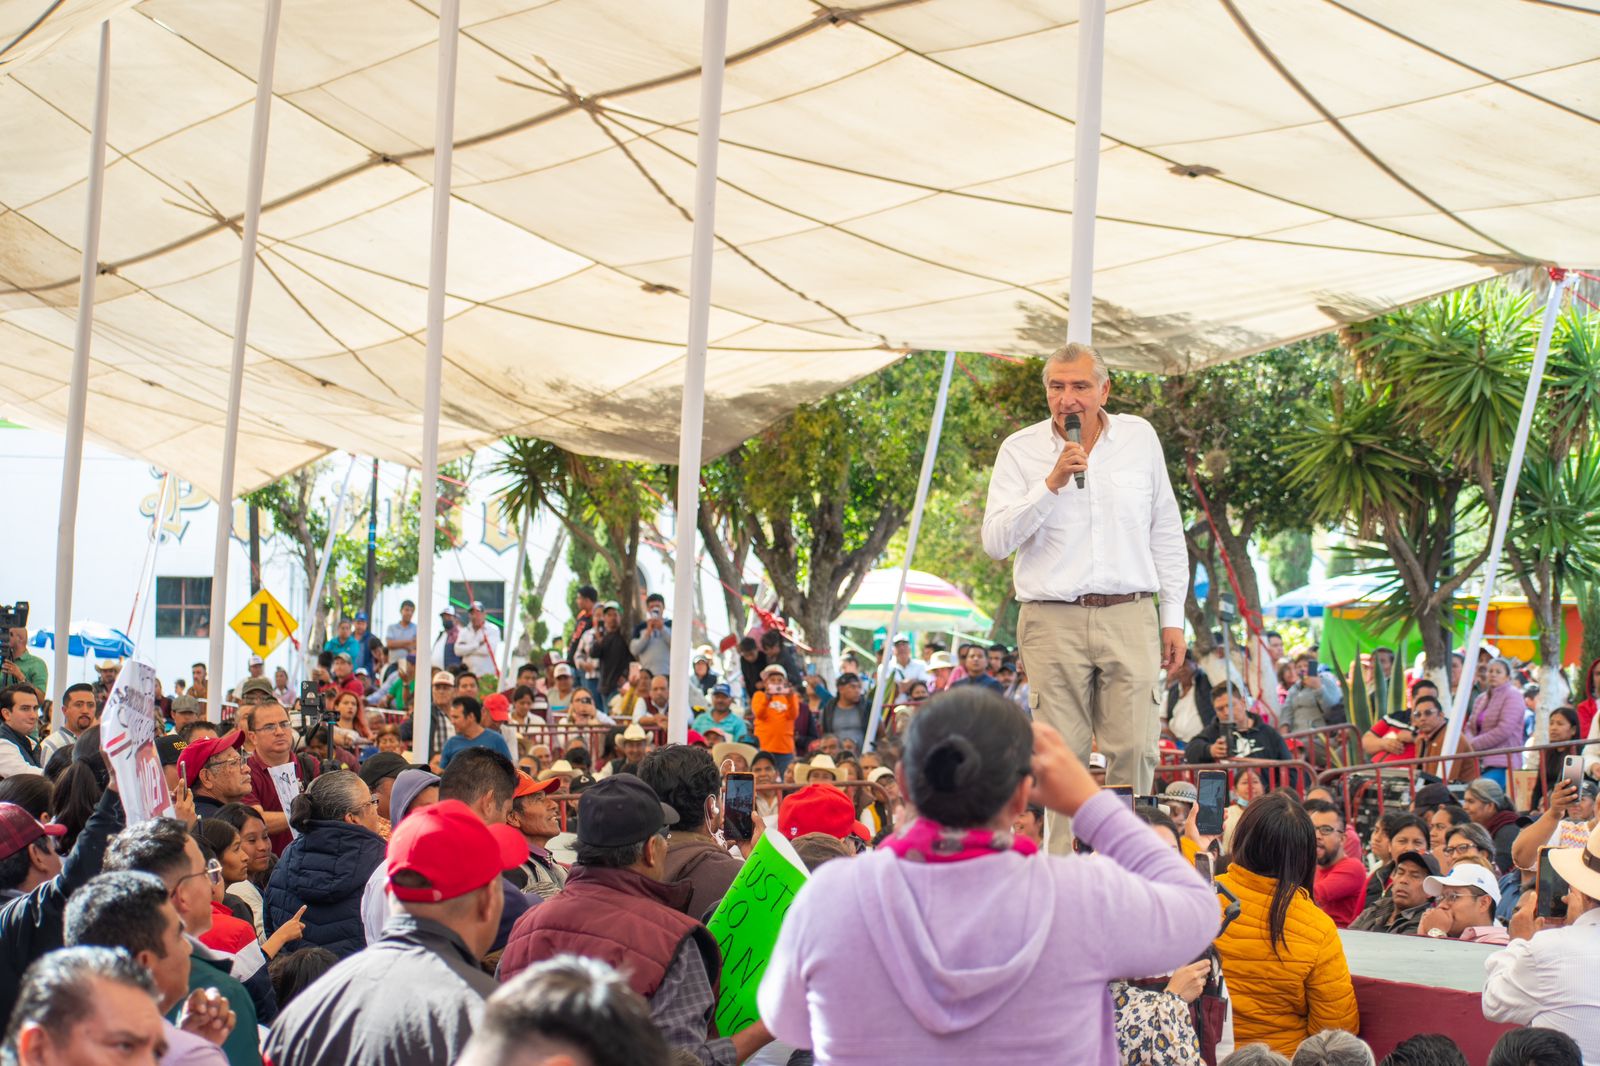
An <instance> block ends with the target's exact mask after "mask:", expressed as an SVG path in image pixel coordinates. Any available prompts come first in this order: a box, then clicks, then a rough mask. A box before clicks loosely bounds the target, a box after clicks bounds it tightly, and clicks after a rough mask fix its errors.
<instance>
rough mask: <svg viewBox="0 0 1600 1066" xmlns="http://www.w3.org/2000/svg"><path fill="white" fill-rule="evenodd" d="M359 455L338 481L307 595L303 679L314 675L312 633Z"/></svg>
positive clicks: (302, 634)
mask: <svg viewBox="0 0 1600 1066" xmlns="http://www.w3.org/2000/svg"><path fill="white" fill-rule="evenodd" d="M356 461H357V460H356V457H355V456H353V455H352V456H351V457H350V465H349V467H347V468H346V469H345V472H344V481H342V482H341V483H340V484H339V497H338V499H336V500H334V501H333V517H332V518H330V519H329V520H328V536H327V537H326V539H324V540H323V542H322V561H321V562H319V563H318V564H317V579H316V580H315V581H313V582H312V583H311V595H309V596H307V597H306V613H305V620H304V621H303V622H301V623H300V662H301V666H300V678H299V679H300V680H302V681H303V680H305V679H306V678H309V677H310V676H311V662H312V661H313V660H314V659H316V657H317V649H315V648H313V647H311V634H312V632H313V631H314V630H315V629H316V625H317V604H319V603H321V602H322V586H323V585H324V584H325V583H326V582H327V580H328V561H329V560H330V559H332V558H333V539H334V538H335V537H337V536H338V535H339V523H340V522H341V521H343V519H344V499H345V497H346V496H348V495H349V494H350V475H351V474H354V473H355V472H356Z"/></svg>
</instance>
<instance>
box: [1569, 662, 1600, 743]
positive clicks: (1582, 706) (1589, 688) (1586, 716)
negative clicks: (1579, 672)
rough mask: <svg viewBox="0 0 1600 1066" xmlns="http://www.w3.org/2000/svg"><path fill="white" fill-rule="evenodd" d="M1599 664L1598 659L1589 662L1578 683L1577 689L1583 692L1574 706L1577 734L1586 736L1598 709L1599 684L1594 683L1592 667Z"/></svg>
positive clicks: (1599, 699)
mask: <svg viewBox="0 0 1600 1066" xmlns="http://www.w3.org/2000/svg"><path fill="white" fill-rule="evenodd" d="M1596 666H1600V659H1596V660H1595V661H1594V662H1592V663H1590V664H1589V665H1588V667H1587V668H1586V669H1585V670H1584V671H1583V678H1582V680H1581V681H1580V682H1579V684H1578V691H1579V692H1582V693H1583V699H1582V700H1580V701H1579V702H1578V706H1577V707H1576V708H1575V709H1576V710H1577V712H1578V736H1580V737H1587V736H1588V735H1589V727H1590V726H1591V725H1592V724H1593V723H1594V716H1595V711H1596V710H1597V709H1600V686H1597V685H1596V684H1595V683H1594V668H1595V667H1596Z"/></svg>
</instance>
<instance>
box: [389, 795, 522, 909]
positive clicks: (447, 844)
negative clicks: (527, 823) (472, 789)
mask: <svg viewBox="0 0 1600 1066" xmlns="http://www.w3.org/2000/svg"><path fill="white" fill-rule="evenodd" d="M527 861H528V842H527V841H526V840H524V839H523V837H522V834H521V833H519V832H517V831H516V830H515V829H513V828H511V827H510V826H509V825H505V824H501V825H484V824H483V821H482V819H480V818H479V817H478V816H477V815H476V814H473V813H472V808H471V807H468V806H467V805H466V804H465V803H462V802H461V801H460V800H444V801H442V802H440V803H435V804H434V805H433V806H431V807H424V808H422V809H421V810H413V811H412V812H411V813H409V814H407V815H406V817H405V818H404V819H403V820H402V821H401V822H400V824H399V825H397V826H395V827H394V831H393V832H392V833H391V834H390V835H389V862H388V867H387V869H388V879H389V891H390V892H393V893H394V897H395V899H398V900H402V901H404V902H407V903H440V902H442V901H444V900H447V899H455V898H456V897H457V896H464V895H466V894H467V893H468V892H474V891H477V890H478V889H480V888H482V887H483V886H484V885H487V884H488V883H489V882H491V881H493V880H494V879H495V878H497V877H499V876H500V874H501V873H502V872H504V871H506V870H512V869H515V868H516V867H518V866H521V865H522V864H523V863H525V862H527ZM402 871H410V872H411V873H415V874H420V875H422V876H423V877H425V878H427V879H428V882H429V886H428V887H427V888H406V887H404V886H401V885H397V884H395V883H394V877H395V874H398V873H400V872H402Z"/></svg>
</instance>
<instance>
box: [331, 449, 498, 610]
mask: <svg viewBox="0 0 1600 1066" xmlns="http://www.w3.org/2000/svg"><path fill="white" fill-rule="evenodd" d="M471 477H472V458H471V457H470V456H467V457H464V458H461V459H455V460H452V461H451V462H448V463H443V464H441V465H440V467H439V491H438V497H437V500H438V503H437V507H438V510H437V512H436V513H437V514H438V518H437V519H436V520H435V523H434V539H433V553H434V555H435V557H437V556H440V555H443V554H444V553H445V552H447V551H449V550H451V549H453V548H458V547H460V546H461V543H462V521H461V520H462V512H463V510H464V509H465V508H466V506H467V502H468V491H467V486H468V484H469V483H470V480H471ZM401 492H402V493H406V495H405V496H404V497H403V498H402V497H401V495H400V494H399V493H397V494H396V496H395V498H394V500H393V506H391V507H390V509H389V515H390V520H389V525H388V526H387V527H384V526H382V525H381V522H380V527H379V529H378V539H377V545H376V548H377V550H376V551H375V552H374V559H375V567H374V580H373V584H374V585H375V586H376V588H374V589H373V592H374V593H376V592H377V591H378V590H381V589H385V588H388V587H389V586H390V585H403V584H405V583H406V582H408V581H410V580H412V579H413V578H415V577H416V576H417V559H418V555H419V547H420V544H421V540H422V489H421V488H420V487H413V486H412V485H411V479H410V478H409V477H408V478H407V479H406V482H405V484H404V485H403V486H402V488H401ZM358 503H359V506H357V505H358ZM352 508H354V510H352ZM370 509H371V499H370V497H368V496H366V495H361V496H356V495H354V494H352V496H351V498H350V499H349V500H346V501H345V514H346V516H347V517H348V518H349V522H348V524H347V526H346V528H345V529H342V530H340V531H339V532H338V533H336V534H335V535H334V538H333V562H332V563H331V564H329V567H328V598H329V608H330V609H331V610H333V611H334V612H335V613H336V614H339V615H342V614H345V613H347V612H349V611H353V610H355V609H356V605H358V604H363V603H365V602H366V601H367V518H368V512H369V510H370Z"/></svg>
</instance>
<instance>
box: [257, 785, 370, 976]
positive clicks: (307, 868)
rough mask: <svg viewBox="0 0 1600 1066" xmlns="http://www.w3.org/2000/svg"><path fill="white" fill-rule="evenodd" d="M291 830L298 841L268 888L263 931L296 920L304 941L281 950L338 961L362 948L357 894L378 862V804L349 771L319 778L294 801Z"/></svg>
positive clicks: (268, 930) (270, 931)
mask: <svg viewBox="0 0 1600 1066" xmlns="http://www.w3.org/2000/svg"><path fill="white" fill-rule="evenodd" d="M289 825H290V827H291V828H293V829H294V830H295V832H297V833H299V834H300V835H299V836H297V837H295V839H294V842H293V843H291V844H290V845H289V847H288V848H287V849H285V851H284V853H283V857H282V858H281V859H279V860H278V865H277V867H276V868H274V869H273V871H272V877H271V879H270V880H269V881H268V882H267V891H266V905H267V922H266V928H267V932H268V933H269V934H270V933H273V932H275V931H276V930H277V929H278V927H279V926H281V925H284V924H285V923H287V922H289V921H291V920H293V919H295V918H301V917H302V916H301V914H300V912H301V909H302V908H304V915H303V918H302V920H303V921H304V922H305V927H306V929H305V937H304V939H302V940H298V941H295V942H292V943H290V944H288V945H286V946H287V947H288V948H289V950H291V951H294V950H297V949H299V948H301V947H304V946H306V945H307V944H315V945H317V946H318V947H324V948H327V949H328V950H329V951H331V952H333V953H334V954H335V955H337V956H339V957H340V958H344V957H345V956H346V955H353V954H355V953H356V952H357V951H360V950H361V949H362V948H363V947H365V946H366V936H365V934H363V932H362V929H361V892H362V889H364V888H365V887H366V884H367V879H368V878H370V877H371V876H372V871H373V870H375V869H377V867H378V864H379V863H381V862H383V859H384V851H385V845H384V842H383V838H382V837H381V836H379V835H378V798H377V797H376V796H374V795H373V794H372V793H371V791H370V790H368V788H367V786H366V785H365V784H364V783H363V782H362V780H361V778H360V777H358V776H356V775H355V774H352V773H349V772H346V771H335V772H333V773H328V774H323V775H322V776H321V777H319V778H317V779H316V780H315V781H313V782H311V784H310V786H309V787H307V789H306V790H305V791H304V792H302V793H301V794H300V795H298V796H296V797H295V800H294V803H293V804H292V805H291V807H290V810H289Z"/></svg>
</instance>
